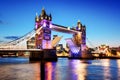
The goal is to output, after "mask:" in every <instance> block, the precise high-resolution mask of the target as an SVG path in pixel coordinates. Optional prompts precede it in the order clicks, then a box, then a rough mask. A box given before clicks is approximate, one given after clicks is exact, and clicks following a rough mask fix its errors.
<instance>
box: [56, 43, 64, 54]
mask: <svg viewBox="0 0 120 80" xmlns="http://www.w3.org/2000/svg"><path fill="white" fill-rule="evenodd" d="M56 51H57V52H62V51H63V44H58V45H56Z"/></svg>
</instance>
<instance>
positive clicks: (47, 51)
mask: <svg viewBox="0 0 120 80" xmlns="http://www.w3.org/2000/svg"><path fill="white" fill-rule="evenodd" d="M52 30H55V31H58V32H63V33H68V34H72V35H73V37H72V38H69V39H66V41H67V44H68V46H69V49H70V51H69V57H70V58H81V57H83V56H82V55H83V54H85V53H84V52H85V47H86V27H85V26H83V25H82V24H81V22H80V21H78V23H77V26H76V27H75V28H70V27H65V26H61V25H58V24H54V23H52V16H51V14H50V15H47V14H46V11H45V9H42V12H41V14H40V15H39V16H38V14H36V17H35V28H34V29H33V30H32V31H31V32H29V33H27V34H26V35H24V36H23V37H21V38H19V39H17V40H14V41H11V42H8V43H4V44H0V51H7V50H9V51H10V50H14V51H20V50H21V51H30V50H31V49H30V48H29V46H32V50H36V51H37V52H33V53H30V55H31V58H36V57H37V56H39V55H40V54H39V53H40V52H39V50H42V51H43V53H44V54H43V56H44V57H46V58H50V59H51V58H56V52H55V49H54V47H55V45H56V44H57V43H58V42H59V41H60V39H61V38H62V37H56V38H55V39H54V40H51V31H52ZM32 39H33V40H32ZM30 40H32V41H33V42H32V43H31V42H30ZM29 42H30V43H29ZM35 54H37V55H35Z"/></svg>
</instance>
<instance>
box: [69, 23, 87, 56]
mask: <svg viewBox="0 0 120 80" xmlns="http://www.w3.org/2000/svg"><path fill="white" fill-rule="evenodd" d="M76 30H77V31H78V32H77V33H75V34H73V41H74V44H75V46H76V50H74V51H73V52H72V51H71V52H70V57H71V58H82V57H83V54H84V51H85V49H86V27H85V26H83V25H82V24H81V22H80V21H78V22H77V26H76Z"/></svg>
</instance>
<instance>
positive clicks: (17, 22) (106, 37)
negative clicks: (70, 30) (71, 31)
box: [0, 0, 120, 47]
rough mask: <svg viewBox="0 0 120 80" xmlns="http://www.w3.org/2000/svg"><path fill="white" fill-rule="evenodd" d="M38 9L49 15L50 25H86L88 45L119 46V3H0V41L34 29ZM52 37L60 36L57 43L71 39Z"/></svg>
mask: <svg viewBox="0 0 120 80" xmlns="http://www.w3.org/2000/svg"><path fill="white" fill-rule="evenodd" d="M42 7H44V8H45V10H46V12H47V13H48V14H50V13H51V14H52V18H53V19H52V23H55V24H59V25H64V26H70V27H72V26H76V24H77V21H78V20H80V21H81V23H82V24H83V25H86V28H87V31H86V32H87V38H88V40H89V41H90V43H89V41H88V40H87V45H88V46H90V47H94V46H99V45H101V44H107V45H110V46H120V36H119V35H120V1H119V0H0V42H2V41H8V40H10V39H11V38H10V39H9V37H11V36H12V37H13V38H17V37H21V36H23V35H25V34H26V33H28V32H30V31H31V30H32V29H33V28H34V26H35V15H36V12H37V13H38V14H40V13H41V9H42ZM53 34H58V35H60V36H61V35H63V36H64V37H63V39H62V41H61V42H60V43H63V42H65V41H64V38H67V37H71V35H68V34H64V33H55V32H53ZM66 36H67V37H66ZM6 37H7V38H6ZM11 40H13V39H11ZM91 44H92V45H91Z"/></svg>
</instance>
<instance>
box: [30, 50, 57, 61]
mask: <svg viewBox="0 0 120 80" xmlns="http://www.w3.org/2000/svg"><path fill="white" fill-rule="evenodd" d="M29 60H30V61H40V60H45V61H57V55H56V50H55V49H43V51H32V52H31V53H30V57H29Z"/></svg>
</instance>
